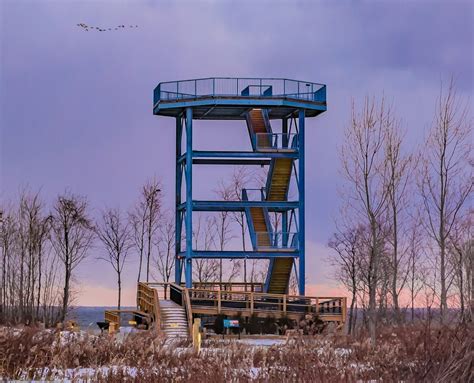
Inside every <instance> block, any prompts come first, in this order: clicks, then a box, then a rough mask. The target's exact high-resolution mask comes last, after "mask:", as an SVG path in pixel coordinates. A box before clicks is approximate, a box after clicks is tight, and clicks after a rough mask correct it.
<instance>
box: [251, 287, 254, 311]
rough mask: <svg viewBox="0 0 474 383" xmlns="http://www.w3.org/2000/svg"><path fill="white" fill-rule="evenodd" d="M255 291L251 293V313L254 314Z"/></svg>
mask: <svg viewBox="0 0 474 383" xmlns="http://www.w3.org/2000/svg"><path fill="white" fill-rule="evenodd" d="M253 297H254V295H253V292H251V293H250V314H253V307H254V301H253Z"/></svg>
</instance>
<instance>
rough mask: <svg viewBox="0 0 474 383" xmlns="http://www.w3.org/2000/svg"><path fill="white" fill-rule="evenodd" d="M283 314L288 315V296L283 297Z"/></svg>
mask: <svg viewBox="0 0 474 383" xmlns="http://www.w3.org/2000/svg"><path fill="white" fill-rule="evenodd" d="M283 312H284V313H285V314H286V294H285V295H283Z"/></svg>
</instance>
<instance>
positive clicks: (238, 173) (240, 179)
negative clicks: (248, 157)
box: [230, 166, 251, 290]
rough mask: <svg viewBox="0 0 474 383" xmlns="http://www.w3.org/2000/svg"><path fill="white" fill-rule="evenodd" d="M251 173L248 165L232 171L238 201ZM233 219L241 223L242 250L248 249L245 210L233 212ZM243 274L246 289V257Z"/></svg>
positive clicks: (231, 185)
mask: <svg viewBox="0 0 474 383" xmlns="http://www.w3.org/2000/svg"><path fill="white" fill-rule="evenodd" d="M250 178H251V174H250V173H249V171H248V170H247V168H246V167H243V166H241V167H238V168H237V169H235V170H234V172H233V173H232V178H231V182H230V188H231V193H232V199H234V200H236V201H241V200H242V190H243V189H244V188H245V187H247V185H248V184H249V182H250ZM232 219H233V220H234V221H235V222H236V223H237V224H238V225H239V228H240V235H241V240H242V250H243V251H246V250H247V244H246V232H247V218H246V216H245V212H243V211H239V212H233V213H232ZM243 269H244V271H243V274H244V283H245V290H246V289H247V285H246V284H247V259H246V258H244V260H243Z"/></svg>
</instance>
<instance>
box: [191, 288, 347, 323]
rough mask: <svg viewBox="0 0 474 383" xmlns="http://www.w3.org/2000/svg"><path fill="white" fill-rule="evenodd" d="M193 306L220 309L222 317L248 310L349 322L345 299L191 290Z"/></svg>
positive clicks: (218, 310)
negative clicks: (304, 315) (331, 317)
mask: <svg viewBox="0 0 474 383" xmlns="http://www.w3.org/2000/svg"><path fill="white" fill-rule="evenodd" d="M189 297H190V300H191V305H192V306H193V307H194V306H201V307H203V306H205V307H212V308H214V309H216V311H217V313H218V314H221V313H225V311H226V310H247V311H249V312H250V313H251V314H253V313H257V312H260V313H264V312H266V313H275V314H276V313H279V314H283V315H285V314H315V315H318V316H320V317H322V318H324V316H339V317H340V319H341V320H340V321H341V322H345V320H346V304H347V302H346V298H345V297H309V296H298V295H281V294H266V293H254V292H245V291H239V292H235V291H222V290H205V289H189Z"/></svg>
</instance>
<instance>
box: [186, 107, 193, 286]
mask: <svg viewBox="0 0 474 383" xmlns="http://www.w3.org/2000/svg"><path fill="white" fill-rule="evenodd" d="M192 240H193V110H192V108H186V264H185V276H186V287H187V288H192V287H193V268H192V267H193V247H192V246H193V241H192Z"/></svg>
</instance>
